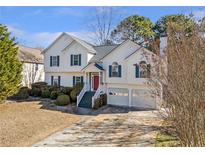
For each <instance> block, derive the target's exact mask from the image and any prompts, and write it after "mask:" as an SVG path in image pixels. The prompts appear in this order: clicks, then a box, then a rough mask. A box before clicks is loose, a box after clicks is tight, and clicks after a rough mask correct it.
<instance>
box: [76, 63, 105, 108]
mask: <svg viewBox="0 0 205 154" xmlns="http://www.w3.org/2000/svg"><path fill="white" fill-rule="evenodd" d="M82 71H83V72H84V87H83V89H82V90H81V92H80V94H79V95H78V97H77V106H78V107H85V108H93V106H94V102H95V100H96V99H97V98H98V97H99V96H100V94H102V93H104V92H105V89H104V83H103V79H104V77H103V75H104V74H103V71H104V70H103V68H102V67H101V66H100V65H98V64H95V63H91V64H89V65H88V66H86V67H85V68H84V69H83V70H82Z"/></svg>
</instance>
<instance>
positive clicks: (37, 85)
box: [31, 82, 47, 89]
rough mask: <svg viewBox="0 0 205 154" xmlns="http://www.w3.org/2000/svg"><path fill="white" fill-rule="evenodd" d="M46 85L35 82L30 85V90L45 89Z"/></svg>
mask: <svg viewBox="0 0 205 154" xmlns="http://www.w3.org/2000/svg"><path fill="white" fill-rule="evenodd" d="M46 85H47V83H46V82H35V83H32V84H31V88H32V89H33V88H40V89H41V88H43V87H45V86H46Z"/></svg>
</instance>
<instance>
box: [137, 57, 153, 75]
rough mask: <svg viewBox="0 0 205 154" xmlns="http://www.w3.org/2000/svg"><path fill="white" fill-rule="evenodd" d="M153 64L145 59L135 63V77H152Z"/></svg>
mask: <svg viewBox="0 0 205 154" xmlns="http://www.w3.org/2000/svg"><path fill="white" fill-rule="evenodd" d="M150 71H151V65H150V64H147V63H146V62H145V61H141V62H140V63H139V65H138V64H135V77H136V78H150Z"/></svg>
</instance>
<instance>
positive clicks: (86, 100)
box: [78, 91, 95, 108]
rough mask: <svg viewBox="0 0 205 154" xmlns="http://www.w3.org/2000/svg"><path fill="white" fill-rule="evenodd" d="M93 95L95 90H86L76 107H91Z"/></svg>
mask: <svg viewBox="0 0 205 154" xmlns="http://www.w3.org/2000/svg"><path fill="white" fill-rule="evenodd" d="M94 95H95V92H93V91H87V92H85V94H84V95H83V98H82V99H81V101H80V103H79V104H78V107H84V108H92V97H93V96H94Z"/></svg>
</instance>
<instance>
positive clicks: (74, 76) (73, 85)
mask: <svg viewBox="0 0 205 154" xmlns="http://www.w3.org/2000/svg"><path fill="white" fill-rule="evenodd" d="M73 86H75V76H73Z"/></svg>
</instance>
